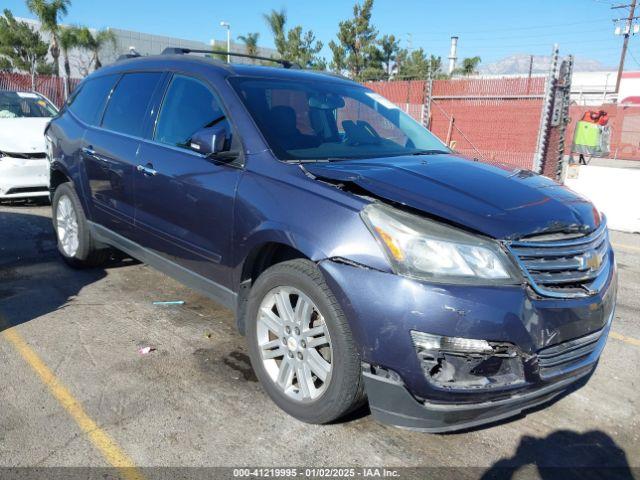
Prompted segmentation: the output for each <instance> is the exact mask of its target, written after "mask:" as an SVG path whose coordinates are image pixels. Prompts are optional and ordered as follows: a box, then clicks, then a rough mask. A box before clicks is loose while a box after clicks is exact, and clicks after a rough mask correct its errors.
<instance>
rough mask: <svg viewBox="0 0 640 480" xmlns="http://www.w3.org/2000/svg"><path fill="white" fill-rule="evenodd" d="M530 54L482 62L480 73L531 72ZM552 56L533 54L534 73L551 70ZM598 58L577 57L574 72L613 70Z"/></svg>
mask: <svg viewBox="0 0 640 480" xmlns="http://www.w3.org/2000/svg"><path fill="white" fill-rule="evenodd" d="M529 60H530V55H526V54H517V55H511V56H509V57H506V58H503V59H502V60H499V61H497V62H495V63H489V64H486V65H482V64H480V67H479V70H480V73H484V74H492V75H514V74H521V73H528V72H529ZM550 63H551V57H550V56H545V55H534V56H533V73H546V72H548V71H549V65H550ZM612 69H613V68H612V67H607V66H606V65H603V64H602V63H600V62H598V61H597V60H591V59H589V58H576V59H575V61H574V65H573V71H574V72H601V71H603V70H612Z"/></svg>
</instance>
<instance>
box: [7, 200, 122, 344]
mask: <svg viewBox="0 0 640 480" xmlns="http://www.w3.org/2000/svg"><path fill="white" fill-rule="evenodd" d="M132 262H133V260H130V259H126V258H125V259H123V258H122V257H121V256H119V255H114V256H113V257H112V259H111V260H110V261H109V262H108V263H107V264H106V265H105V266H104V267H102V268H94V269H86V270H76V269H72V268H71V267H69V266H68V265H67V264H66V263H64V261H63V260H62V259H61V257H60V254H59V253H58V251H57V245H56V238H55V234H54V231H53V227H52V225H51V219H50V218H49V217H48V216H47V215H46V214H44V211H43V213H42V214H40V212H37V211H36V212H35V213H34V212H33V210H31V211H30V210H27V209H20V208H19V209H16V210H13V209H12V210H11V211H8V209H7V208H3V209H1V210H0V331H2V330H5V329H7V328H10V327H12V326H16V325H20V324H23V323H25V322H28V321H30V320H33V319H35V318H38V317H40V316H42V315H45V314H47V313H50V312H52V311H55V310H58V309H60V308H64V306H65V305H66V304H67V303H68V302H69V301H70V300H72V299H73V298H74V297H75V296H76V295H77V294H78V293H79V292H80V290H82V288H83V287H85V286H86V285H89V284H91V283H94V282H96V281H98V280H100V279H101V278H104V277H105V276H106V274H107V272H106V269H110V268H117V267H121V266H126V265H129V264H131V263H132Z"/></svg>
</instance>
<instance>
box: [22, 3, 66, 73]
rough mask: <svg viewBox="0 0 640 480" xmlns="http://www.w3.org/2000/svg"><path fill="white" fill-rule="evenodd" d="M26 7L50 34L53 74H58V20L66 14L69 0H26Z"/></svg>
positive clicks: (59, 29) (59, 28)
mask: <svg viewBox="0 0 640 480" xmlns="http://www.w3.org/2000/svg"><path fill="white" fill-rule="evenodd" d="M26 3H27V8H28V9H29V10H30V11H31V13H33V14H34V15H35V16H36V17H38V20H40V24H41V28H42V30H43V31H45V32H48V33H49V35H50V36H51V40H50V47H49V52H50V53H51V56H52V57H53V74H54V75H55V76H59V75H60V65H59V63H58V62H59V58H60V31H61V27H60V25H59V24H58V20H59V19H60V18H61V17H63V16H64V15H66V14H67V8H68V7H69V5H71V1H70V0H27V1H26Z"/></svg>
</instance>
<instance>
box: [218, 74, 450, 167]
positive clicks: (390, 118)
mask: <svg viewBox="0 0 640 480" xmlns="http://www.w3.org/2000/svg"><path fill="white" fill-rule="evenodd" d="M230 82H231V83H232V85H233V87H234V88H235V89H236V91H237V92H238V94H239V95H240V97H241V98H242V101H243V102H244V104H245V105H246V107H247V109H248V110H249V112H250V113H251V115H252V116H253V118H254V120H255V122H256V124H257V125H258V128H259V129H260V131H261V132H262V134H263V135H264V137H265V139H266V140H267V142H268V143H269V146H270V147H271V149H272V150H273V152H274V153H275V155H276V156H277V157H278V158H279V159H281V160H302V161H304V160H341V159H353V158H374V157H390V156H398V155H414V154H423V153H434V152H447V153H448V152H450V150H449V149H448V148H447V147H446V146H445V145H444V144H443V143H442V142H441V141H440V140H439V139H438V138H436V137H435V136H434V135H433V134H431V133H430V132H429V131H428V130H427V129H425V128H424V127H422V126H421V125H420V124H419V123H417V122H416V121H415V120H413V119H412V118H411V117H410V116H408V115H407V114H405V113H404V112H402V111H401V110H400V109H399V108H398V107H396V106H395V105H394V104H392V103H391V102H389V101H388V100H386V99H385V98H384V97H382V96H380V95H378V94H376V93H373V92H372V91H370V90H368V89H366V88H364V87H360V86H358V85H348V84H342V83H336V82H300V81H289V80H275V79H274V80H270V79H262V78H259V79H256V78H246V77H245V78H242V77H235V78H231V79H230Z"/></svg>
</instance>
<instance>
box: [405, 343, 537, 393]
mask: <svg viewBox="0 0 640 480" xmlns="http://www.w3.org/2000/svg"><path fill="white" fill-rule="evenodd" d="M411 338H412V340H413V345H414V347H415V349H416V354H417V356H418V359H419V361H420V364H421V366H422V370H423V372H424V374H425V377H426V378H427V380H428V381H429V382H431V383H432V384H433V385H434V386H436V387H439V388H450V389H463V390H464V389H479V388H495V387H506V386H513V385H518V384H521V383H524V381H525V378H524V366H523V358H522V356H521V355H519V353H518V349H517V347H515V345H512V344H509V343H499V342H489V341H487V340H481V339H470V338H459V337H445V336H439V335H432V334H429V333H425V332H417V331H412V332H411Z"/></svg>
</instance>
